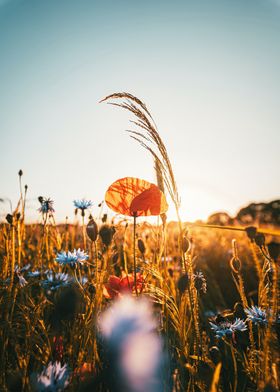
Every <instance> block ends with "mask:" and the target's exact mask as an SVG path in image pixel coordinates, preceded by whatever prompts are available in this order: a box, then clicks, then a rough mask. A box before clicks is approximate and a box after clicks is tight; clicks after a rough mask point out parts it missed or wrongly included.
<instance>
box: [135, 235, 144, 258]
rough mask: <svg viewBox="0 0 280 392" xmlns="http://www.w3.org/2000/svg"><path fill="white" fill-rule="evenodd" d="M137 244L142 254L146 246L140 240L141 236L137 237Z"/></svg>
mask: <svg viewBox="0 0 280 392" xmlns="http://www.w3.org/2000/svg"><path fill="white" fill-rule="evenodd" d="M137 245H138V249H139V252H141V253H142V255H143V256H144V254H145V252H146V247H145V244H144V242H143V241H142V240H141V238H139V239H138V242H137Z"/></svg>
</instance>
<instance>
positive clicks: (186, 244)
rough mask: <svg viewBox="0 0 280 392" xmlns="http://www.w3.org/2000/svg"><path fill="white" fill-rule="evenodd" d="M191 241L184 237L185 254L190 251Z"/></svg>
mask: <svg viewBox="0 0 280 392" xmlns="http://www.w3.org/2000/svg"><path fill="white" fill-rule="evenodd" d="M190 245H191V244H190V241H189V240H188V238H187V237H183V240H182V250H183V252H184V253H186V252H187V251H188V250H189V249H190Z"/></svg>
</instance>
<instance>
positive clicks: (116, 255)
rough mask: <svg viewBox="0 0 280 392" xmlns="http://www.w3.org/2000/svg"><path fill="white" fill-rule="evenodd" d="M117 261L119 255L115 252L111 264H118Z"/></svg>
mask: <svg viewBox="0 0 280 392" xmlns="http://www.w3.org/2000/svg"><path fill="white" fill-rule="evenodd" d="M118 259H119V254H118V252H116V253H114V254H113V256H112V262H113V264H116V263H117V262H118Z"/></svg>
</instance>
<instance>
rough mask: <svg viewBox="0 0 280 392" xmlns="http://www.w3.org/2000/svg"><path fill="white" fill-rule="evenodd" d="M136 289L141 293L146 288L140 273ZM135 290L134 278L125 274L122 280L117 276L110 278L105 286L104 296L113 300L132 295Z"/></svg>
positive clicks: (137, 276)
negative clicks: (123, 295)
mask: <svg viewBox="0 0 280 392" xmlns="http://www.w3.org/2000/svg"><path fill="white" fill-rule="evenodd" d="M136 288H137V292H138V293H141V292H142V290H143V288H144V279H143V276H142V275H141V274H140V272H138V273H137V274H136ZM134 290H135V285H134V276H133V275H131V274H125V273H124V272H123V276H122V277H121V278H119V277H117V276H115V275H111V276H110V277H109V280H108V282H107V283H106V284H105V285H104V289H103V294H104V296H105V297H106V298H110V299H113V298H116V297H120V296H121V295H122V294H125V293H132V292H133V291H134Z"/></svg>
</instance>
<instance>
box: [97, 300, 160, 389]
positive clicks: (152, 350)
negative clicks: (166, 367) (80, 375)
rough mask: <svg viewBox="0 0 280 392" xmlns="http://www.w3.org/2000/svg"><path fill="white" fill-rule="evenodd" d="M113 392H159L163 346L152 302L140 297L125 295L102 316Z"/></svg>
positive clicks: (102, 327)
mask: <svg viewBox="0 0 280 392" xmlns="http://www.w3.org/2000/svg"><path fill="white" fill-rule="evenodd" d="M99 325H100V329H101V334H102V336H103V338H104V340H105V344H106V349H107V356H108V361H109V364H110V370H111V373H110V377H112V376H113V375H115V376H116V378H115V379H114V380H113V383H114V388H113V390H114V391H116V392H117V391H119V392H121V391H127V392H160V391H163V388H164V386H163V382H162V377H161V371H162V366H163V362H164V354H163V345H162V341H161V339H160V337H159V336H158V334H157V332H156V327H157V322H156V320H155V318H154V315H153V309H152V307H151V304H150V303H149V302H148V301H147V300H145V299H143V298H141V299H137V300H136V299H134V298H132V297H123V298H122V299H120V300H118V301H116V302H115V303H114V304H113V305H112V307H110V308H109V309H107V310H106V311H105V312H104V313H103V314H102V315H101V318H100V322H99Z"/></svg>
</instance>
